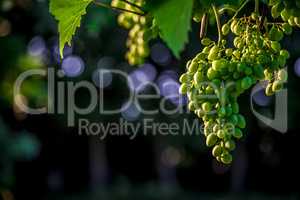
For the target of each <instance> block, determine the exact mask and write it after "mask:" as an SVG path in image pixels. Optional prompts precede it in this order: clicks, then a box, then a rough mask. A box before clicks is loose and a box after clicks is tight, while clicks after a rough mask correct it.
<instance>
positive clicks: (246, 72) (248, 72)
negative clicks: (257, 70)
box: [244, 67, 252, 76]
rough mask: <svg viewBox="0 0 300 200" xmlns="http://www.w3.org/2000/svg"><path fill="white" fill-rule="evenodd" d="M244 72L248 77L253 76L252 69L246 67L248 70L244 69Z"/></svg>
mask: <svg viewBox="0 0 300 200" xmlns="http://www.w3.org/2000/svg"><path fill="white" fill-rule="evenodd" d="M244 72H245V74H246V75H247V76H249V75H251V74H252V69H251V68H250V67H246V68H245V69H244Z"/></svg>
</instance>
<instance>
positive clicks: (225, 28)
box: [222, 24, 230, 35]
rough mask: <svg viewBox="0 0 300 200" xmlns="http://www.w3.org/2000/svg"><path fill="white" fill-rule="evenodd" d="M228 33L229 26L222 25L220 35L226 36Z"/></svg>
mask: <svg viewBox="0 0 300 200" xmlns="http://www.w3.org/2000/svg"><path fill="white" fill-rule="evenodd" d="M229 31H230V26H229V25H228V24H224V25H223V26H222V34H223V35H228V33H229Z"/></svg>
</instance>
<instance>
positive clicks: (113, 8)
mask: <svg viewBox="0 0 300 200" xmlns="http://www.w3.org/2000/svg"><path fill="white" fill-rule="evenodd" d="M94 4H95V5H96V6H101V7H103V8H108V9H112V10H116V11H123V12H128V13H132V14H135V15H139V16H145V13H144V12H143V13H141V12H136V11H133V10H127V9H124V8H118V7H114V6H111V5H108V4H106V3H102V2H99V1H94Z"/></svg>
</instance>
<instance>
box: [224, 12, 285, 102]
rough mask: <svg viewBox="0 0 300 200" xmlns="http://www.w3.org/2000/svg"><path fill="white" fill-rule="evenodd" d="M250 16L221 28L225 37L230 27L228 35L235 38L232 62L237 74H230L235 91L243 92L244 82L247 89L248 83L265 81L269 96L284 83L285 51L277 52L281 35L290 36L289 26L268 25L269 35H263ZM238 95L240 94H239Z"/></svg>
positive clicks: (279, 47) (235, 20)
mask: <svg viewBox="0 0 300 200" xmlns="http://www.w3.org/2000/svg"><path fill="white" fill-rule="evenodd" d="M254 16H255V15H254V14H253V15H252V17H244V18H241V19H234V20H233V21H232V22H230V26H229V24H225V25H224V26H223V28H222V29H223V32H224V34H227V33H228V30H229V27H230V30H231V32H232V33H234V34H235V35H236V37H235V39H234V42H233V44H234V47H235V50H234V51H232V55H233V57H232V61H235V62H239V64H238V65H237V71H236V72H234V74H233V75H234V78H235V79H236V83H237V85H238V86H239V88H243V87H242V85H243V84H246V82H245V80H248V81H247V83H248V84H247V87H248V88H250V87H251V84H250V83H252V84H254V83H256V82H257V81H261V80H267V81H268V82H269V84H268V86H267V88H266V94H267V95H268V96H270V95H273V94H274V93H275V92H277V91H279V90H281V89H282V87H283V84H284V82H286V80H287V72H286V71H285V69H284V67H285V66H286V61H287V59H288V58H289V57H290V55H289V52H288V51H287V50H283V49H281V45H280V43H279V42H280V40H282V38H283V35H284V33H286V34H289V33H290V26H289V25H288V24H287V26H286V24H285V23H284V24H274V25H272V24H271V25H272V28H271V29H270V31H269V32H267V33H264V34H263V33H262V31H261V30H260V27H259V25H257V24H256V18H255V17H254ZM240 77H242V78H243V79H240ZM250 80H251V81H250ZM238 92H239V93H240V94H241V93H243V90H240V91H238Z"/></svg>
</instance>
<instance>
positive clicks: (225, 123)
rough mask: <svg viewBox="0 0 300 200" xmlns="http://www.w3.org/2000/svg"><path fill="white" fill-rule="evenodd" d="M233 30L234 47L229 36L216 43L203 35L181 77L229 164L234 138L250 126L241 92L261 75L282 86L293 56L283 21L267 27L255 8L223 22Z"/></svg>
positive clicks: (209, 139) (209, 137) (211, 142)
mask: <svg viewBox="0 0 300 200" xmlns="http://www.w3.org/2000/svg"><path fill="white" fill-rule="evenodd" d="M230 32H232V33H233V34H234V35H235V38H234V41H233V46H234V47H233V48H227V47H226V40H221V41H220V42H218V43H215V42H213V41H212V40H210V39H209V38H204V39H203V40H202V41H201V42H202V44H203V45H204V46H205V47H204V48H203V50H202V52H200V53H199V54H198V55H197V56H196V57H195V58H194V59H193V60H191V61H189V62H188V63H187V72H186V73H184V74H183V75H182V76H181V77H180V82H181V83H182V84H181V87H180V93H182V94H187V96H188V99H189V105H188V107H189V109H190V110H191V111H194V113H195V114H196V115H197V116H198V117H199V118H201V119H202V120H203V122H204V135H205V136H206V145H207V146H208V147H213V150H212V154H213V156H214V157H215V158H216V159H217V160H218V161H219V162H222V163H224V164H230V163H231V162H232V155H231V152H232V151H233V150H234V149H235V147H236V143H235V140H236V139H237V140H238V139H241V138H242V137H243V132H242V129H244V128H245V127H246V120H245V118H244V117H243V116H242V115H241V114H239V104H238V101H237V100H238V97H239V96H240V95H241V94H243V93H244V92H245V91H246V90H248V89H249V88H251V86H252V85H253V84H255V83H256V82H257V81H259V80H268V81H269V84H268V87H267V88H266V94H268V95H271V94H273V93H274V92H276V91H278V90H280V89H281V88H282V86H283V83H284V82H285V81H286V78H287V73H286V71H285V70H284V69H283V68H284V66H285V64H286V59H288V57H289V53H288V52H287V51H286V50H282V49H281V45H280V43H279V41H280V40H281V39H282V37H281V34H283V32H282V27H279V26H274V27H272V29H271V30H270V31H269V32H267V33H262V31H261V30H260V27H259V25H258V23H257V20H256V16H255V15H254V14H253V15H252V17H243V18H239V19H233V20H230V21H229V22H228V23H227V24H225V25H223V27H222V33H223V35H227V34H229V33H230ZM279 35H280V37H279Z"/></svg>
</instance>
